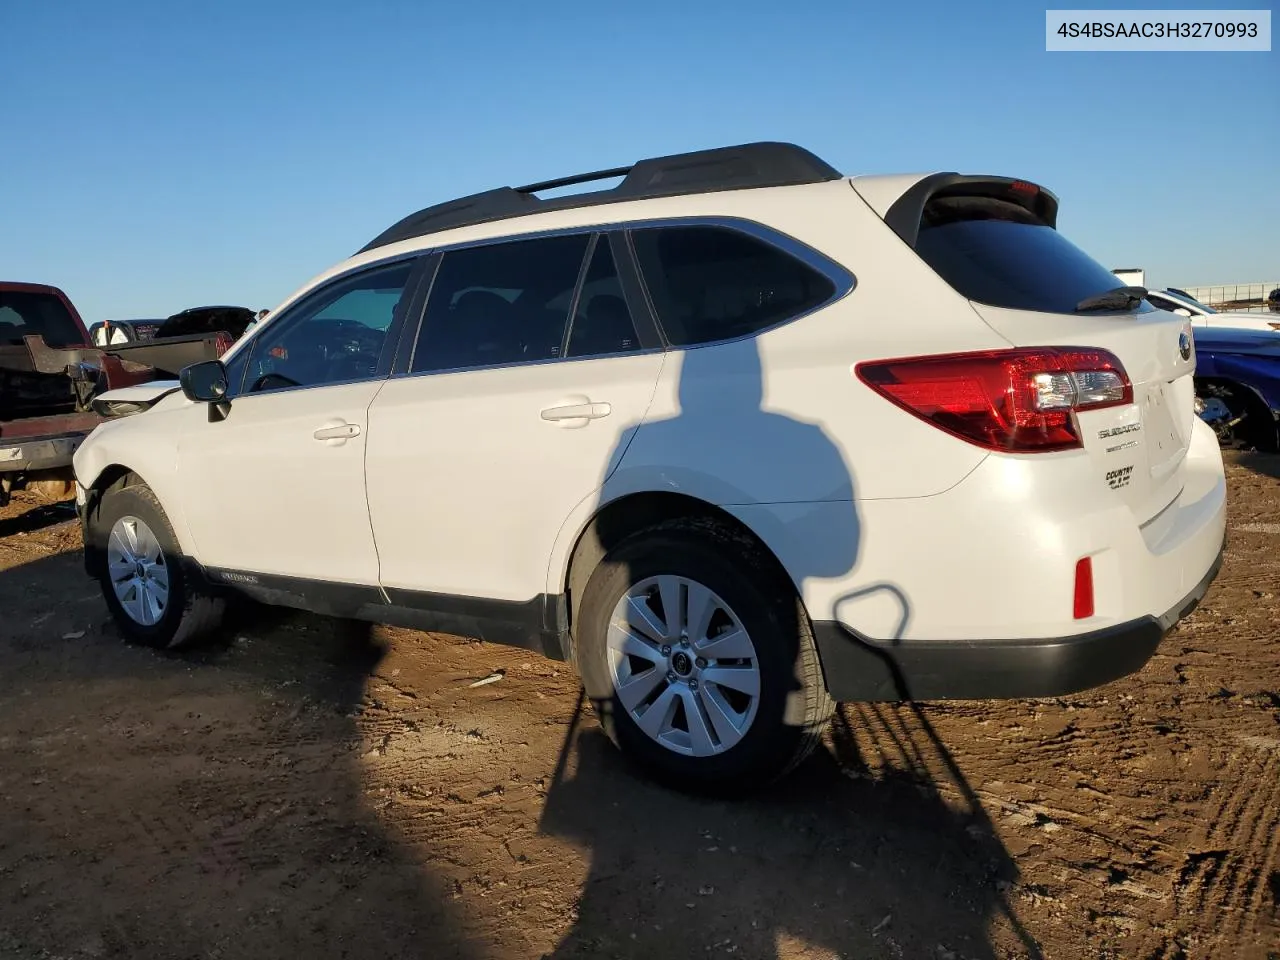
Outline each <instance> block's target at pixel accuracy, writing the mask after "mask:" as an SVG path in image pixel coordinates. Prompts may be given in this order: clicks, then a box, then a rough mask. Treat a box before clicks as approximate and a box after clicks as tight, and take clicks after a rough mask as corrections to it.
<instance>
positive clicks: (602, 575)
mask: <svg viewBox="0 0 1280 960" xmlns="http://www.w3.org/2000/svg"><path fill="white" fill-rule="evenodd" d="M579 623H580V628H579V629H578V630H576V631H575V632H576V634H577V640H578V644H579V649H578V651H577V658H578V667H579V670H580V671H581V673H582V677H583V681H584V684H585V685H586V687H587V692H588V694H590V695H591V697H592V700H593V703H594V704H595V707H596V711H597V714H598V716H599V717H600V720H601V723H602V725H603V726H604V729H605V732H606V733H607V734H608V735H609V736H610V738H611V739H612V740H613V741H614V743H615V744H617V746H618V747H619V748H620V749H621V750H622V752H623V753H624V754H626V755H627V756H628V757H629V758H630V759H631V760H633V761H634V762H636V763H637V764H638V765H639V766H640V767H641V768H642V769H644V770H645V771H646V772H647V773H648V774H649V775H650V776H652V777H653V778H654V779H656V780H658V781H660V782H662V783H665V784H667V785H669V786H672V787H675V788H676V789H681V790H686V791H689V792H694V793H714V794H720V795H732V794H740V793H744V792H747V791H749V790H751V789H754V788H758V787H760V786H762V785H764V784H767V783H769V782H771V781H773V780H776V779H777V778H779V777H780V776H782V775H783V774H785V773H787V772H788V771H789V770H791V769H792V768H793V767H794V766H795V765H796V764H798V763H799V762H800V761H801V760H803V759H804V758H805V757H806V756H807V755H808V754H809V753H810V751H811V750H812V749H813V747H814V745H815V744H816V743H817V741H818V739H819V737H820V735H821V732H822V729H823V727H824V725H825V723H826V720H827V719H828V718H829V717H830V715H831V712H832V709H833V707H834V705H833V703H832V701H831V700H830V698H829V697H828V696H827V692H826V687H825V685H824V684H823V680H822V674H821V670H820V667H819V664H818V656H817V651H816V648H815V646H814V643H813V637H812V633H811V631H810V629H809V623H808V618H807V617H806V616H805V614H804V611H803V610H802V608H801V607H800V603H799V599H798V597H797V596H796V594H795V591H794V589H793V588H792V587H791V584H790V583H789V582H786V581H785V580H784V578H783V577H782V576H781V575H780V574H778V573H776V572H775V571H774V569H773V564H772V561H771V558H767V557H766V556H764V555H763V551H761V550H760V549H759V548H758V547H757V546H756V545H755V544H753V543H751V542H750V541H747V540H745V539H743V538H741V537H739V536H737V535H736V534H735V533H734V532H733V531H730V530H728V529H727V528H722V527H718V526H715V525H708V524H705V523H701V522H696V521H674V522H670V523H666V524H662V525H659V526H655V527H652V528H650V529H648V530H644V531H641V532H640V533H637V534H633V535H632V536H630V537H628V538H627V539H626V540H625V541H623V542H622V543H621V544H619V545H618V546H617V547H616V548H614V549H613V550H611V551H610V552H609V553H608V555H607V556H606V557H605V558H604V560H603V561H601V563H600V565H599V566H598V567H597V568H596V570H595V572H594V573H593V574H592V576H591V578H590V579H589V581H588V583H587V586H586V590H585V591H584V594H583V600H582V605H581V609H580V612H579Z"/></svg>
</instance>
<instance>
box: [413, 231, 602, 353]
mask: <svg viewBox="0 0 1280 960" xmlns="http://www.w3.org/2000/svg"><path fill="white" fill-rule="evenodd" d="M590 241H591V235H590V234H589V233H584V234H575V235H570V236H560V237H542V238H539V239H536V240H515V241H508V242H504V243H493V244H486V245H484V246H479V247H469V248H465V249H462V250H449V251H446V252H445V253H444V255H443V259H442V260H441V262H440V266H439V268H438V270H437V271H436V276H435V279H434V281H433V282H432V284H431V293H430V296H429V297H428V300H427V310H426V315H425V316H424V317H423V320H422V327H421V330H420V332H419V335H418V342H417V345H416V346H415V347H414V351H413V362H412V365H411V367H410V370H411V372H413V373H426V372H433V371H445V370H465V369H470V368H474V367H490V366H498V365H503V364H510V363H536V362H538V361H542V360H555V359H558V358H560V357H561V356H562V355H563V350H564V336H565V329H566V326H567V324H568V321H569V307H570V303H571V302H572V299H573V291H574V288H575V287H577V285H578V277H579V275H580V274H581V273H582V264H583V259H584V257H585V256H586V252H587V246H588V244H589V243H590Z"/></svg>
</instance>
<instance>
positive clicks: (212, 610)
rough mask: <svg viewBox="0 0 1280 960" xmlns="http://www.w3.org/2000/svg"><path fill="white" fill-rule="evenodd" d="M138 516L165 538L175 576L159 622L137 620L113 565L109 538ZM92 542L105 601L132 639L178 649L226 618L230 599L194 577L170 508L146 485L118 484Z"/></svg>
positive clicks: (93, 523)
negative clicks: (114, 579)
mask: <svg viewBox="0 0 1280 960" xmlns="http://www.w3.org/2000/svg"><path fill="white" fill-rule="evenodd" d="M130 516H132V517H137V518H138V519H139V520H141V521H143V522H144V523H145V524H146V525H147V526H148V527H150V528H151V531H152V533H154V534H155V537H156V540H157V541H159V544H160V548H161V551H162V553H163V556H164V559H165V567H166V569H167V571H168V575H169V600H168V603H167V605H166V606H165V608H164V611H163V613H162V615H161V616H160V618H159V620H157V622H156V623H154V624H150V625H147V624H142V623H139V622H138V621H136V620H135V619H134V618H133V617H131V616H130V615H129V613H128V612H127V611H126V610H125V609H124V607H123V605H122V604H121V603H120V600H119V598H118V597H117V596H116V592H115V589H114V587H113V586H112V583H111V575H110V573H109V572H108V569H107V542H108V538H109V537H110V535H111V529H112V527H114V526H115V524H116V521H118V520H120V519H121V518H122V517H130ZM87 533H88V543H87V544H86V546H87V547H88V548H89V549H91V550H92V551H93V558H94V560H93V566H94V568H95V574H96V576H97V579H98V584H99V586H100V587H101V589H102V596H103V599H105V600H106V602H107V608H108V609H109V610H110V611H111V616H112V618H113V619H114V620H115V622H116V625H117V627H118V628H119V630H120V633H121V635H122V636H123V637H124V638H125V639H126V640H127V641H129V642H130V643H137V644H141V645H143V646H148V647H155V648H157V649H161V650H176V649H179V648H182V647H189V646H193V645H195V644H197V643H198V642H200V641H201V640H204V639H207V638H208V637H209V636H210V635H211V634H213V633H214V632H215V631H216V630H217V628H218V627H219V625H220V624H221V622H222V615H223V611H224V609H225V601H224V600H223V598H221V597H219V596H215V595H213V594H211V593H209V592H208V591H207V589H205V588H204V587H203V585H202V584H201V583H200V582H198V581H197V580H196V579H195V578H194V577H192V576H191V575H190V574H189V572H188V569H187V567H186V566H185V564H184V563H183V562H182V551H181V550H180V549H179V548H178V540H177V537H175V536H174V534H173V527H172V526H170V524H169V518H168V517H166V516H165V512H164V509H163V508H162V507H161V506H160V502H159V501H158V500H157V499H156V495H155V494H154V493H152V492H151V488H150V487H147V486H146V485H145V484H141V483H137V484H134V485H131V486H117V487H113V488H111V489H110V490H108V491H107V492H106V493H105V494H104V495H103V498H102V500H101V502H100V503H99V505H98V508H97V509H96V510H95V511H94V512H93V514H91V515H90V518H89V523H88V531H87Z"/></svg>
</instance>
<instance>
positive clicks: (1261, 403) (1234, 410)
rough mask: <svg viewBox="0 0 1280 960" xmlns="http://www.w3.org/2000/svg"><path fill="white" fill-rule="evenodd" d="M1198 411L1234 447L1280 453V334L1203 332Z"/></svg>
mask: <svg viewBox="0 0 1280 960" xmlns="http://www.w3.org/2000/svg"><path fill="white" fill-rule="evenodd" d="M1193 335H1194V337H1195V343H1196V376H1195V384H1196V412H1197V413H1198V414H1199V415H1200V418H1201V419H1202V420H1204V421H1205V422H1206V423H1208V424H1209V425H1210V426H1211V427H1213V429H1214V432H1215V433H1217V434H1218V440H1219V441H1220V442H1221V443H1222V444H1223V445H1224V446H1228V447H1234V448H1241V449H1253V450H1259V451H1262V452H1265V453H1275V452H1277V451H1280V332H1277V333H1271V332H1265V331H1258V330H1240V329H1236V328H1232V327H1200V328H1197V329H1195V330H1194V331H1193Z"/></svg>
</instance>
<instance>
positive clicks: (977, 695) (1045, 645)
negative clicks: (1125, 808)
mask: <svg viewBox="0 0 1280 960" xmlns="http://www.w3.org/2000/svg"><path fill="white" fill-rule="evenodd" d="M1223 549H1225V543H1224V544H1223V546H1222V547H1220V548H1219V550H1218V555H1217V558H1216V559H1215V560H1214V562H1213V564H1212V566H1211V567H1210V569H1209V571H1208V572H1207V573H1206V574H1205V575H1204V578H1203V579H1202V580H1201V581H1200V582H1199V583H1198V584H1197V585H1196V586H1195V588H1194V589H1193V590H1192V591H1191V592H1190V593H1189V594H1187V595H1186V596H1185V597H1183V598H1182V599H1181V600H1180V601H1179V602H1178V603H1177V604H1175V605H1174V606H1173V607H1172V608H1171V609H1169V610H1168V611H1167V612H1166V613H1164V614H1163V615H1162V616H1159V617H1155V616H1149V617H1140V618H1139V619H1136V620H1132V621H1130V622H1128V623H1123V624H1118V625H1115V626H1111V627H1106V628H1103V629H1101V630H1095V631H1093V632H1091V633H1085V634H1079V635H1077V636H1072V637H1060V638H1049V639H1036V640H943V641H936V642H921V641H911V642H909V643H892V642H876V641H871V640H867V639H866V638H864V637H861V636H859V635H858V634H856V633H854V632H853V631H852V630H850V629H849V628H847V627H845V626H844V625H843V624H841V623H839V622H838V621H834V620H819V621H814V624H813V633H814V639H815V640H816V642H817V645H818V655H819V657H820V659H821V662H822V670H823V674H824V675H825V678H826V682H827V690H828V691H829V692H830V694H831V696H832V698H833V699H835V700H839V701H855V702H856V701H861V702H868V701H900V700H996V699H1015V698H1022V697H1056V696H1063V695H1065V694H1068V693H1075V692H1077V691H1080V690H1087V689H1089V688H1091V687H1097V686H1101V685H1102V684H1104V683H1109V682H1111V681H1112V680H1116V679H1119V678H1120V677H1123V676H1127V675H1129V674H1131V673H1134V672H1136V671H1137V670H1139V669H1141V668H1142V666H1143V664H1145V663H1146V662H1147V661H1148V660H1149V659H1150V658H1151V655H1152V654H1153V653H1155V651H1156V648H1157V647H1158V646H1159V644H1160V641H1161V640H1162V639H1163V638H1164V636H1165V635H1166V634H1167V633H1168V632H1169V631H1170V630H1171V629H1172V628H1173V626H1174V625H1175V624H1176V623H1177V622H1178V621H1179V620H1181V619H1182V618H1183V617H1185V616H1187V614H1189V613H1191V611H1192V610H1194V609H1195V608H1196V606H1197V604H1199V602H1200V600H1201V599H1202V598H1203V597H1204V595H1205V593H1206V592H1207V591H1208V589H1209V585H1210V584H1211V583H1213V580H1214V578H1215V577H1216V576H1217V575H1218V571H1219V570H1220V569H1221V567H1222V551H1223Z"/></svg>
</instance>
